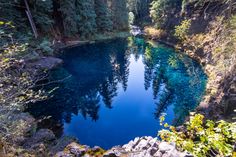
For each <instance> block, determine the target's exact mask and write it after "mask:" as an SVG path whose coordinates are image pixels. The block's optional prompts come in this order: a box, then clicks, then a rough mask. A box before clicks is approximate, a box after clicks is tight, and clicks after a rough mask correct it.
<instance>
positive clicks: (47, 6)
mask: <svg viewBox="0 0 236 157" xmlns="http://www.w3.org/2000/svg"><path fill="white" fill-rule="evenodd" d="M31 4H32V6H33V9H32V15H33V18H34V20H35V23H36V25H37V26H38V27H39V28H40V29H41V30H42V31H44V32H48V31H50V28H52V27H53V23H54V20H53V18H52V14H53V1H52V0H35V1H34V2H31Z"/></svg>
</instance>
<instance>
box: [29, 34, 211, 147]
mask: <svg viewBox="0 0 236 157" xmlns="http://www.w3.org/2000/svg"><path fill="white" fill-rule="evenodd" d="M59 57H60V58H62V59H63V60H64V64H63V66H61V67H59V68H57V69H56V70H54V71H52V72H51V73H50V77H49V80H50V81H55V80H59V81H56V83H54V84H51V85H50V86H47V87H45V89H46V90H48V91H51V90H53V91H54V92H53V93H52V95H51V98H50V99H48V100H46V101H43V102H38V103H36V104H31V105H30V106H29V107H28V109H27V111H28V112H30V113H31V114H32V115H33V116H35V117H36V118H44V117H48V120H47V121H42V123H41V124H40V127H42V128H50V129H52V130H53V131H54V132H55V133H56V135H57V136H64V135H65V136H74V137H76V138H78V140H79V142H80V143H81V144H86V145H89V146H95V145H99V146H101V147H103V148H105V149H108V148H110V147H112V146H115V145H122V144H125V143H127V142H128V141H130V140H132V139H134V138H135V137H137V136H147V135H148V136H156V135H157V132H158V130H160V129H162V126H160V125H159V119H158V118H159V117H160V115H161V113H166V114H167V116H166V121H167V122H168V123H170V124H173V125H178V124H181V123H182V122H183V121H184V119H185V117H186V116H187V115H188V113H189V111H191V110H193V109H194V108H195V107H196V106H197V105H198V103H199V101H200V100H201V98H202V96H203V95H204V90H205V84H206V80H207V78H206V75H205V74H204V72H203V70H202V68H201V66H200V65H199V64H198V63H197V62H195V61H194V60H192V59H190V58H189V57H187V56H186V55H184V54H182V53H177V52H175V51H174V50H173V49H172V48H169V47H167V46H165V45H161V44H157V43H152V42H147V41H145V40H144V39H141V38H132V37H130V38H127V39H116V40H112V41H107V42H100V43H96V44H88V45H83V46H79V47H75V48H70V49H66V50H64V51H63V52H61V54H60V55H59Z"/></svg>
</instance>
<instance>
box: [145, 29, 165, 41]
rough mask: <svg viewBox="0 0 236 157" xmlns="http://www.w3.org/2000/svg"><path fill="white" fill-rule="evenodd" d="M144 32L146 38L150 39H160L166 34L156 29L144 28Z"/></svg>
mask: <svg viewBox="0 0 236 157" xmlns="http://www.w3.org/2000/svg"><path fill="white" fill-rule="evenodd" d="M144 32H145V33H146V35H147V36H150V37H151V38H152V39H160V38H161V37H164V36H166V32H165V31H164V30H162V29H156V28H154V27H145V28H144Z"/></svg>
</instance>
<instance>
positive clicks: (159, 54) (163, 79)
mask: <svg viewBox="0 0 236 157" xmlns="http://www.w3.org/2000/svg"><path fill="white" fill-rule="evenodd" d="M171 51H173V50H171V49H168V48H166V47H163V46H162V45H158V44H157V45H154V44H153V43H152V45H150V44H148V45H147V46H146V50H145V54H144V64H145V74H144V77H145V82H144V87H145V89H146V90H147V89H149V88H150V87H151V86H152V91H153V96H154V100H155V104H156V106H157V107H156V111H155V117H156V118H159V117H160V115H161V113H162V112H165V111H166V109H167V107H168V106H170V105H173V106H174V114H175V119H174V121H173V123H174V124H176V125H178V124H181V123H182V122H183V120H184V119H185V117H186V116H187V115H188V113H189V111H191V110H193V109H194V108H195V106H196V105H197V104H198V103H199V102H200V100H201V97H202V95H203V91H204V88H205V84H204V82H203V81H202V80H204V79H205V75H204V73H203V72H202V70H201V69H200V67H199V66H196V63H195V62H194V61H192V60H191V59H190V58H188V57H186V56H184V55H182V54H178V53H172V52H171ZM160 58H161V59H160ZM186 93H187V94H186Z"/></svg>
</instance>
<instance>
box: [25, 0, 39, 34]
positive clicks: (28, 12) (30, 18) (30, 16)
mask: <svg viewBox="0 0 236 157" xmlns="http://www.w3.org/2000/svg"><path fill="white" fill-rule="evenodd" d="M24 2H25V6H26V11H25V12H26V15H27V17H28V19H29V22H30V25H31V28H32V30H33V33H34V37H35V38H38V32H37V29H36V26H35V23H34V20H33V17H32V14H31V12H30V9H29V4H28V2H27V0H24Z"/></svg>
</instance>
